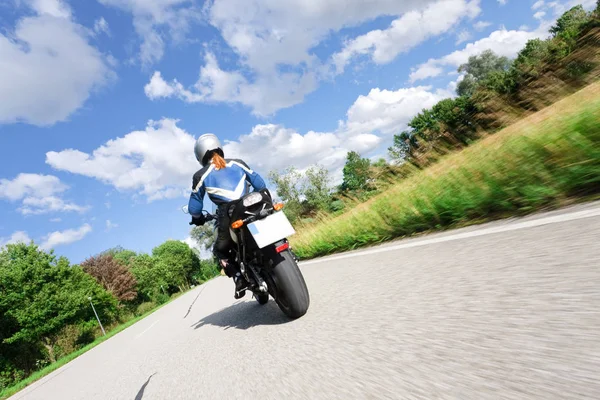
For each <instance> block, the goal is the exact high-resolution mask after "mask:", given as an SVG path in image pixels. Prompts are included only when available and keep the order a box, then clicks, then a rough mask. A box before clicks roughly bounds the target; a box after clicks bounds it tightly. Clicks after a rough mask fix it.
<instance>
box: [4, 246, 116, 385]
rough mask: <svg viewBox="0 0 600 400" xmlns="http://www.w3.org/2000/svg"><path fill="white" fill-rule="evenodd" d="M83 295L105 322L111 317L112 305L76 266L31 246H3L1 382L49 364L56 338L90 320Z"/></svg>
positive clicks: (106, 293) (89, 278) (111, 298)
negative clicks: (69, 326)
mask: <svg viewBox="0 0 600 400" xmlns="http://www.w3.org/2000/svg"><path fill="white" fill-rule="evenodd" d="M88 296H90V297H92V299H93V302H94V306H95V307H96V310H97V311H98V314H99V316H100V318H101V319H102V320H103V321H104V322H105V323H110V322H111V321H113V320H115V319H116V318H117V316H118V307H117V300H116V299H115V298H114V297H113V296H112V295H111V294H110V293H108V292H107V291H106V290H104V288H102V286H100V285H99V284H98V283H97V282H96V281H95V280H94V278H92V277H91V276H90V275H88V274H86V273H85V272H83V270H82V269H81V268H80V267H79V266H71V265H69V262H68V261H67V260H66V259H65V258H63V257H61V258H58V259H57V258H56V256H54V255H53V254H52V253H46V252H44V251H42V250H40V249H39V248H38V247H37V246H36V245H34V244H30V245H25V244H15V245H8V246H6V248H5V249H3V250H2V251H1V252H0V367H2V368H1V370H2V374H3V375H4V377H3V379H4V380H5V381H8V380H9V378H10V379H18V378H19V377H20V376H21V374H28V373H29V372H30V371H31V370H33V369H35V368H36V365H37V366H38V367H41V366H43V365H42V364H44V363H45V362H47V360H54V358H55V355H54V345H55V342H56V337H57V335H59V333H60V331H61V330H63V329H64V327H65V326H67V325H79V324H81V323H85V322H87V321H95V317H94V314H93V311H92V308H91V306H90V303H89V300H88ZM40 360H41V364H40V362H38V361H40ZM10 365H12V367H10ZM6 371H9V372H6ZM10 371H12V372H10ZM19 371H21V372H19ZM9 375H10V377H9Z"/></svg>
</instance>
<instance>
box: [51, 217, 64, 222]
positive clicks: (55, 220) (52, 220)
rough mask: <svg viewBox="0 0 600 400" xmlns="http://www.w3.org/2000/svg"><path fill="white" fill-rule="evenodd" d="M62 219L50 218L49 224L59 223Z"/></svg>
mask: <svg viewBox="0 0 600 400" xmlns="http://www.w3.org/2000/svg"><path fill="white" fill-rule="evenodd" d="M61 221H62V219H61V218H51V219H50V222H61Z"/></svg>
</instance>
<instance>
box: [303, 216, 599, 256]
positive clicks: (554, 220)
mask: <svg viewBox="0 0 600 400" xmlns="http://www.w3.org/2000/svg"><path fill="white" fill-rule="evenodd" d="M598 216H600V208H595V209H591V210H584V211H577V212H572V213H566V214H561V215H555V216H551V217H542V218H539V219H534V220H531V221H524V222H515V223H510V224H508V225H504V226H497V227H491V228H483V229H479V230H475V231H472V232H464V233H457V234H455V235H449V236H443V237H438V238H432V239H424V240H419V241H414V242H410V243H403V244H397V245H393V246H385V247H380V248H376V249H372V250H364V251H357V252H353V253H348V254H341V255H338V256H331V257H326V258H322V259H318V260H313V261H305V262H301V263H300V265H301V266H303V265H310V264H318V263H321V262H325V261H334V260H342V259H345V258H351V257H360V256H366V255H369V254H377V253H384V252H387V251H396V250H401V249H408V248H411V247H419V246H427V245H429V244H435V243H443V242H450V241H453V240H461V239H468V238H473V237H478V236H485V235H491V234H494V233H501V232H509V231H516V230H519V229H527V228H534V227H536V226H542V225H550V224H558V223H561V222H567V221H573V220H577V219H584V218H590V217H598Z"/></svg>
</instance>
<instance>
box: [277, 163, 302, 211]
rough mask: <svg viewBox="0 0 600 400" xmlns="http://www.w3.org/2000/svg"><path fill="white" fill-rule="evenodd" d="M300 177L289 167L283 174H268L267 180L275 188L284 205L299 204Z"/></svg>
mask: <svg viewBox="0 0 600 400" xmlns="http://www.w3.org/2000/svg"><path fill="white" fill-rule="evenodd" d="M301 179H302V175H301V174H300V172H298V170H297V169H296V167H294V166H290V167H288V168H287V169H286V170H285V171H284V172H283V173H279V172H278V171H271V172H269V180H270V181H271V182H273V184H275V186H276V187H277V194H278V195H279V197H280V198H281V200H283V201H284V202H286V203H291V202H294V203H300V195H301V193H302V192H301V189H300V186H299V183H300V180H301Z"/></svg>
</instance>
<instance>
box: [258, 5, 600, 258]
mask: <svg viewBox="0 0 600 400" xmlns="http://www.w3.org/2000/svg"><path fill="white" fill-rule="evenodd" d="M458 72H459V73H461V74H464V79H463V80H462V81H461V82H459V84H458V87H457V93H456V97H454V98H448V99H445V100H442V101H440V102H439V103H437V104H436V105H434V106H433V107H432V108H430V109H425V110H422V112H421V113H419V114H418V115H416V116H415V117H414V118H413V119H412V120H411V121H410V122H409V124H408V129H406V130H405V131H402V132H399V133H397V134H396V135H395V136H394V139H393V142H392V143H390V146H389V152H388V157H387V160H386V159H380V160H378V161H375V162H374V161H373V160H370V159H367V158H363V157H362V156H361V155H360V154H358V153H356V152H349V153H348V155H347V159H346V165H345V166H344V169H343V179H342V183H341V184H340V185H339V186H337V187H334V188H332V187H331V184H330V183H331V179H332V178H331V177H329V176H328V174H327V171H326V170H325V169H324V168H322V167H319V166H315V167H313V168H311V169H309V170H308V171H306V172H305V173H300V172H299V171H297V169H296V168H294V167H293V166H291V167H289V168H288V170H286V171H284V172H283V173H280V172H277V171H273V172H271V173H270V176H269V177H270V179H271V181H272V182H273V183H274V184H275V185H276V186H277V192H278V194H279V196H280V197H281V198H282V200H284V201H286V202H287V205H286V209H285V212H286V214H287V215H288V217H289V218H290V220H291V221H292V222H293V224H294V226H295V227H296V229H297V231H298V234H297V235H296V236H294V237H292V245H293V247H294V251H295V252H296V253H297V255H298V256H300V257H301V258H310V257H315V256H319V255H324V254H329V253H332V252H337V251H342V250H348V249H352V248H355V247H357V246H361V245H367V244H372V243H378V242H381V241H384V240H390V239H392V238H397V237H402V236H407V235H411V234H414V233H417V232H422V231H428V230H433V229H441V228H445V227H450V226H457V225H464V224H467V223H471V222H473V221H482V220H486V219H490V218H494V217H497V216H503V215H514V214H516V213H524V212H530V211H533V210H535V209H539V208H540V207H544V206H552V205H557V204H562V203H564V201H565V200H566V199H573V198H579V197H581V196H589V195H594V194H597V193H599V192H600V184H599V182H598V180H597V177H598V176H599V174H598V172H599V170H598V162H599V161H598V160H599V159H600V157H599V154H598V146H599V144H598V131H597V129H598V128H597V127H596V125H598V123H597V121H598V120H599V116H598V112H597V109H598V101H597V100H598V86H597V85H596V84H594V83H595V82H597V81H598V78H599V77H600V2H599V4H598V6H597V8H596V10H594V11H593V12H586V11H585V10H584V9H583V8H582V7H581V6H576V7H573V8H572V9H570V10H569V11H567V12H565V13H564V14H563V15H562V16H561V17H560V18H558V20H557V21H556V22H555V24H554V26H552V28H551V29H550V32H549V38H548V39H546V40H539V39H535V40H531V41H529V42H528V43H527V44H526V46H525V47H524V48H523V49H522V50H521V51H520V52H519V54H518V55H517V56H516V58H515V59H513V60H509V59H507V58H505V57H499V56H497V55H496V54H494V53H493V52H492V51H489V50H488V51H484V52H483V53H481V54H479V55H476V56H473V57H471V58H470V59H469V60H468V62H467V63H465V64H464V65H461V66H460V67H459V69H458ZM589 85H592V86H589ZM587 86H589V87H588V88H587V89H585V90H584V91H583V92H582V93H578V94H576V95H575V96H573V97H571V98H567V97H569V96H571V95H573V94H574V93H577V92H578V91H579V90H581V89H582V88H585V87H587ZM561 99H564V101H562V102H561V103H560V104H555V103H556V102H558V101H561ZM553 104H555V106H554V107H551V108H548V107H549V106H551V105H553Z"/></svg>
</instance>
